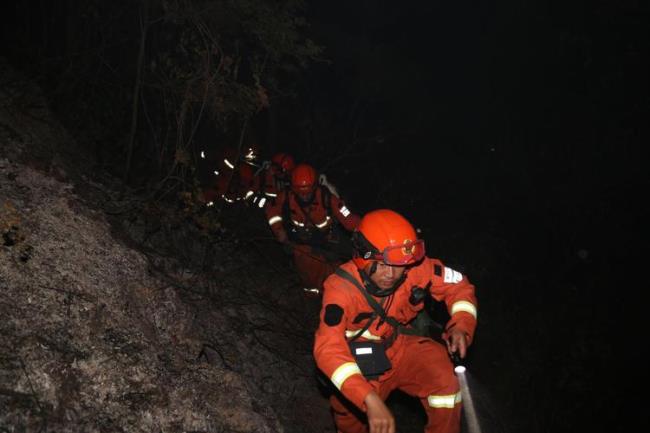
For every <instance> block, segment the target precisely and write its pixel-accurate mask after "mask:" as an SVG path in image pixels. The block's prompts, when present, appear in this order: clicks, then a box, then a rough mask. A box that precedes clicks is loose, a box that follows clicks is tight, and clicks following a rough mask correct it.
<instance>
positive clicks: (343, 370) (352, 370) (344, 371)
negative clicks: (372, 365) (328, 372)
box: [330, 362, 361, 391]
mask: <svg viewBox="0 0 650 433" xmlns="http://www.w3.org/2000/svg"><path fill="white" fill-rule="evenodd" d="M353 374H361V370H360V369H359V366H358V365H357V363H356V362H346V363H345V364H341V365H340V366H339V368H337V369H336V370H335V371H334V373H332V377H330V380H331V381H332V383H333V384H334V386H336V388H337V389H338V390H339V391H340V390H341V387H342V386H343V382H345V381H346V380H347V379H348V377H350V376H352V375H353Z"/></svg>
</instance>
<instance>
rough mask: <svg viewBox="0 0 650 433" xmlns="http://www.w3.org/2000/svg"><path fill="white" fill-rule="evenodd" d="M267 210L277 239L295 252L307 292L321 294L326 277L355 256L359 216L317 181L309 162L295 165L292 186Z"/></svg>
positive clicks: (289, 250)
mask: <svg viewBox="0 0 650 433" xmlns="http://www.w3.org/2000/svg"><path fill="white" fill-rule="evenodd" d="M265 212H266V216H267V218H268V223H269V225H270V226H271V230H272V231H273V234H274V235H275V238H276V239H277V240H278V241H279V242H280V243H282V244H283V246H284V248H285V250H287V251H288V252H291V253H292V255H293V260H294V264H295V266H296V270H297V271H298V274H299V275H300V277H301V280H302V282H303V284H304V285H305V291H306V292H309V293H317V294H320V292H321V288H322V283H323V281H324V280H325V278H326V277H327V276H328V275H329V274H331V273H332V272H333V271H334V270H335V269H336V267H337V266H338V265H339V264H340V263H342V262H344V261H345V260H348V259H349V258H350V257H351V256H352V245H351V242H350V237H349V232H351V231H352V230H354V228H355V227H356V226H357V224H358V223H359V220H360V218H359V216H358V215H356V214H354V213H352V212H351V211H350V210H349V209H348V208H347V207H346V205H345V203H344V202H343V200H341V199H340V198H339V197H337V196H335V195H333V194H331V193H330V192H329V190H328V189H327V188H325V187H323V186H321V185H319V184H318V176H317V174H316V170H314V168H313V167H312V166H310V165H309V164H299V165H297V166H296V167H295V169H294V170H293V171H292V173H291V188H290V189H289V190H286V191H280V193H279V194H278V197H277V200H275V202H274V203H273V204H272V205H270V206H268V207H267V208H266V209H265Z"/></svg>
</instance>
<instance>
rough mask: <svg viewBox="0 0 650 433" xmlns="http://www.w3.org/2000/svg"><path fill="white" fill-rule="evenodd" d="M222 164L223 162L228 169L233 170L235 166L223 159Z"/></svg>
mask: <svg viewBox="0 0 650 433" xmlns="http://www.w3.org/2000/svg"><path fill="white" fill-rule="evenodd" d="M223 162H225V163H226V165H227V166H228V167H229V168H235V166H234V165H232V163H231V162H230V161H228V159H224V160H223Z"/></svg>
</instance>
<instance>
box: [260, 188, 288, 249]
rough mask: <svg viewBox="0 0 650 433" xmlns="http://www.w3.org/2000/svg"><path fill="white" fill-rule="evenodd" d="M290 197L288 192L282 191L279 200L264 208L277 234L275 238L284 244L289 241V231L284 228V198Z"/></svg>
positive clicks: (272, 228) (272, 229)
mask: <svg viewBox="0 0 650 433" xmlns="http://www.w3.org/2000/svg"><path fill="white" fill-rule="evenodd" d="M288 199H289V197H288V196H287V195H286V194H284V193H280V195H279V196H278V198H277V200H275V202H274V203H273V204H271V205H269V206H267V207H265V208H264V212H265V213H266V218H267V221H268V223H269V226H270V227H271V231H272V232H273V234H274V235H275V239H277V241H278V242H280V243H283V244H284V243H287V242H288V241H289V237H288V236H287V231H286V230H285V229H284V222H283V221H282V208H283V206H284V200H288Z"/></svg>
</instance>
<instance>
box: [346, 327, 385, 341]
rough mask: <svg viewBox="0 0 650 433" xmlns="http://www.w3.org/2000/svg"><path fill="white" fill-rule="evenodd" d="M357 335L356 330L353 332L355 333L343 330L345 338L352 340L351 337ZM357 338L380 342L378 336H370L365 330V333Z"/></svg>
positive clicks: (357, 331)
mask: <svg viewBox="0 0 650 433" xmlns="http://www.w3.org/2000/svg"><path fill="white" fill-rule="evenodd" d="M357 333H359V330H358V329H357V330H355V331H351V330H349V329H346V330H345V338H352V337H354V336H356V335H357ZM359 337H363V338H365V339H366V340H381V337H380V336H378V335H374V334H371V333H370V331H368V330H367V329H366V330H365V331H363V334H361V335H360V336H359Z"/></svg>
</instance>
